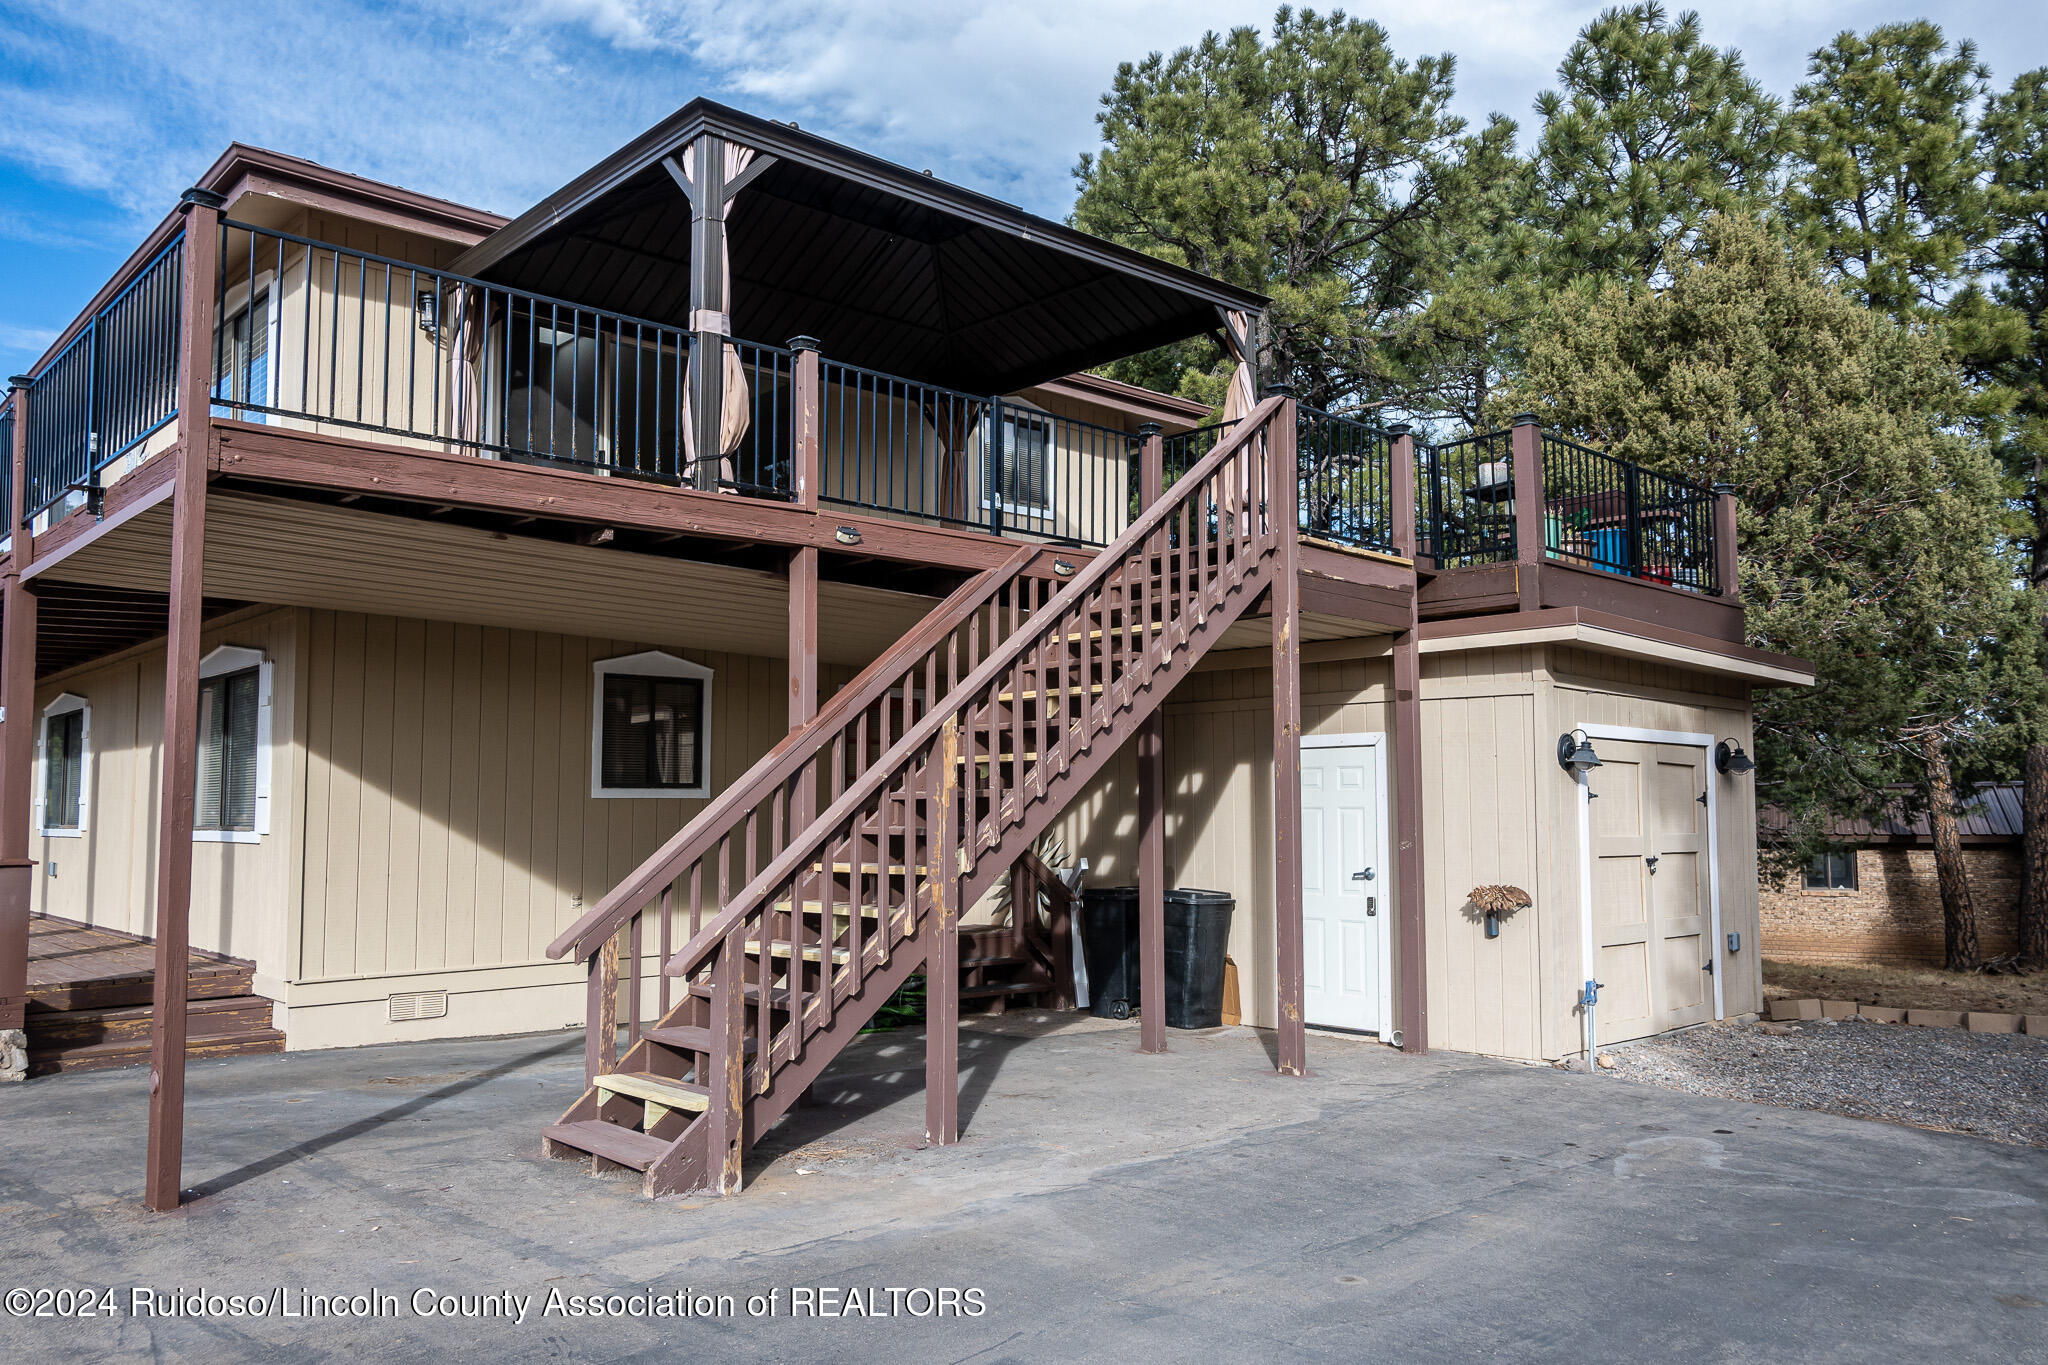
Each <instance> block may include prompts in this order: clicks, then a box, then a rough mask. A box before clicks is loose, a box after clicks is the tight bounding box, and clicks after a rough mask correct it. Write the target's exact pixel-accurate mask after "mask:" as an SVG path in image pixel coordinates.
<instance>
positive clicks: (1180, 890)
mask: <svg viewBox="0 0 2048 1365" xmlns="http://www.w3.org/2000/svg"><path fill="white" fill-rule="evenodd" d="M1166 899H1168V900H1169V901H1172V902H1174V903H1175V904H1177V905H1235V904H1236V903H1237V897H1235V896H1233V895H1231V894H1230V893H1229V892H1228V891H1203V890H1200V889H1199V888H1196V887H1192V886H1180V887H1175V888H1174V889H1173V890H1171V891H1169V892H1167V893H1166Z"/></svg>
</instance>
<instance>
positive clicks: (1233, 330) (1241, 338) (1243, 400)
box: [1223, 312, 1258, 509]
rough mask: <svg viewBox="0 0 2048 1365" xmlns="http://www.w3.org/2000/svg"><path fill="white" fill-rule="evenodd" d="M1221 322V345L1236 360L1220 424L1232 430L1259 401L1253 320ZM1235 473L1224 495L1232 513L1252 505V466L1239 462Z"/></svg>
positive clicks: (1231, 316)
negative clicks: (1254, 386)
mask: <svg viewBox="0 0 2048 1365" xmlns="http://www.w3.org/2000/svg"><path fill="white" fill-rule="evenodd" d="M1223 321H1224V324H1225V325H1224V328H1223V337H1224V342H1225V344H1226V345H1227V346H1228V347H1229V348H1230V353H1231V354H1232V355H1234V356H1236V357H1237V368H1236V369H1234V370H1232V371H1231V372H1230V386H1229V387H1228V388H1227V389H1225V390H1224V393H1223V421H1224V423H1225V424H1226V425H1229V426H1235V425H1237V424H1238V423H1239V422H1242V421H1243V420H1244V419H1245V418H1246V417H1247V416H1248V415H1249V414H1250V413H1251V410H1252V409H1253V408H1255V407H1257V406H1258V399H1257V397H1256V396H1255V395H1254V394H1253V392H1252V348H1251V335H1252V331H1251V329H1252V316H1251V314H1249V313H1237V312H1226V313H1224V315H1223ZM1238 469H1239V471H1240V472H1239V474H1238V477H1237V478H1236V479H1235V480H1234V481H1233V484H1232V486H1231V488H1230V490H1229V492H1228V494H1227V495H1226V496H1227V497H1228V498H1229V500H1230V502H1231V506H1232V509H1234V508H1236V507H1245V506H1250V505H1251V490H1250V488H1249V487H1248V486H1247V485H1248V481H1249V479H1250V477H1251V464H1250V462H1249V461H1242V460H1241V461H1239V462H1238Z"/></svg>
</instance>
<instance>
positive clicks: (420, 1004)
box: [390, 991, 448, 1024]
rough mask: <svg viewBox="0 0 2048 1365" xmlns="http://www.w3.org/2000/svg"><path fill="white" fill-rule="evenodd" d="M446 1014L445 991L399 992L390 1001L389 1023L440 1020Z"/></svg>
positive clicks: (446, 995)
mask: <svg viewBox="0 0 2048 1365" xmlns="http://www.w3.org/2000/svg"><path fill="white" fill-rule="evenodd" d="M447 1013H448V992H446V991H400V992H398V994H396V995H394V996H392V997H391V1000H390V1021H391V1022H392V1023H394V1024H402V1023H405V1022H406V1021H407V1020H410V1019H441V1018H445V1017H446V1016H447Z"/></svg>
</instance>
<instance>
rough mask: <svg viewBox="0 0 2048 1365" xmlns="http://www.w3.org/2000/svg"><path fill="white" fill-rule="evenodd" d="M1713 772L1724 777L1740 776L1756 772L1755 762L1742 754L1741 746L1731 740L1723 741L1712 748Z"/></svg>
mask: <svg viewBox="0 0 2048 1365" xmlns="http://www.w3.org/2000/svg"><path fill="white" fill-rule="evenodd" d="M1714 771H1715V772H1717V773H1721V774H1723V775H1724V776H1725V775H1730V774H1732V775H1735V776H1740V775H1741V774H1743V773H1748V772H1755V771H1756V760H1755V759H1753V758H1751V757H1750V756H1749V755H1748V754H1746V753H1744V752H1742V746H1741V745H1740V744H1737V743H1736V742H1735V741H1734V740H1732V739H1724V740H1722V741H1721V742H1720V743H1719V744H1717V745H1715V746H1714Z"/></svg>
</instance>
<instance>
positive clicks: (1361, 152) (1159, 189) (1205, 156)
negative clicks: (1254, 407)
mask: <svg viewBox="0 0 2048 1365" xmlns="http://www.w3.org/2000/svg"><path fill="white" fill-rule="evenodd" d="M1453 74H1454V66H1453V61H1452V59H1451V58H1450V57H1449V56H1433V57H1420V58H1417V59H1415V60H1413V61H1410V60H1407V59H1404V58H1402V57H1399V56H1397V55H1396V54H1395V52H1394V50H1393V47H1392V44H1391V42H1390V41H1389V39H1388V37H1387V33H1386V30H1384V29H1382V28H1381V27H1380V26H1379V25H1378V24H1374V23H1370V22H1366V21H1363V20H1356V19H1350V18H1346V17H1345V16H1344V15H1343V14H1341V13H1338V14H1332V15H1328V16H1322V15H1318V14H1315V13H1313V12H1311V11H1306V10H1303V11H1295V10H1293V9H1291V8H1284V7H1283V8H1282V9H1280V10H1279V11H1278V13H1277V15H1276V16H1275V18H1274V22H1273V31H1272V37H1271V41H1270V42H1267V41H1263V40H1262V39H1261V36H1260V34H1259V32H1258V30H1256V29H1253V28H1239V29H1234V30H1232V31H1231V32H1229V33H1227V34H1221V35H1219V34H1215V33H1210V34H1207V35H1206V36H1204V37H1203V39H1202V41H1201V42H1200V43H1198V44H1196V45H1194V46H1192V47H1186V48H1182V49H1180V50H1178V51H1176V52H1174V53H1172V54H1171V55H1170V56H1169V55H1162V54H1159V53H1153V54H1152V55H1151V56H1149V57H1147V58H1146V59H1145V60H1143V61H1141V62H1136V63H1125V64H1124V65H1122V66H1121V67H1119V68H1118V69H1117V74H1116V79H1115V82H1114V85H1113V86H1112V88H1111V90H1110V91H1109V93H1108V94H1106V95H1104V96H1103V101H1102V104H1103V108H1102V112H1101V113H1100V114H1099V115H1098V116H1097V122H1098V123H1099V125H1100V127H1101V132H1102V140H1103V146H1102V149H1101V150H1100V151H1099V152H1096V153H1093V154H1090V155H1084V156H1083V157H1082V158H1081V159H1080V163H1079V165H1078V166H1077V167H1076V169H1075V179H1076V181H1077V183H1078V186H1079V197H1078V199H1077V201H1076V203H1075V207H1074V213H1073V222H1074V224H1075V225H1076V226H1077V227H1080V228H1082V229H1084V230H1085V231H1088V232H1092V233H1095V234H1096V235H1098V236H1102V237H1107V238H1109V239H1111V240H1113V241H1117V242H1121V243H1123V244H1125V245H1128V246H1132V247H1135V248H1137V249H1139V250H1142V251H1147V252H1150V253H1152V254H1153V255H1157V256H1161V257H1164V258H1166V259H1168V260H1171V261H1175V262H1177V263H1179V264H1182V265H1186V266H1189V267H1191V268H1193V269H1196V270H1200V271H1202V272H1203V273H1205V274H1209V275H1214V276H1216V277H1218V278H1220V279H1225V280H1228V281H1230V282H1232V283H1234V284H1240V285H1245V286H1247V287H1250V288H1254V289H1258V290H1261V291H1263V292H1265V293H1268V294H1270V295H1271V296H1272V298H1273V303H1272V307H1271V309H1270V310H1269V313H1268V318H1267V326H1266V331H1265V334H1264V337H1263V339H1262V344H1261V355H1260V369H1261V372H1262V374H1263V375H1264V377H1266V378H1267V379H1273V380H1287V381H1289V382H1292V383H1293V384H1295V385H1296V387H1297V388H1298V389H1299V391H1300V392H1301V394H1302V397H1303V399H1304V400H1305V401H1307V402H1309V403H1311V404H1314V405H1316V406H1320V407H1326V408H1346V407H1357V406H1363V405H1382V404H1385V405H1390V406H1395V407H1404V408H1406V407H1412V406H1414V405H1416V404H1420V405H1423V406H1424V407H1427V406H1428V405H1430V404H1436V403H1445V402H1451V403H1453V404H1454V405H1455V400H1454V399H1445V398H1442V397H1441V396H1440V395H1441V393H1443V392H1445V391H1453V392H1455V391H1457V389H1458V386H1457V385H1456V384H1455V383H1452V382H1451V381H1450V380H1447V379H1446V378H1445V377H1444V376H1446V375H1465V376H1469V375H1470V374H1471V373H1472V372H1473V371H1474V369H1475V367H1476V368H1478V369H1480V370H1488V369H1489V365H1488V361H1487V359H1486V356H1487V352H1488V348H1489V347H1490V346H1491V345H1493V344H1494V343H1495V342H1496V341H1497V340H1498V338H1499V337H1500V335H1501V334H1502V333H1503V331H1504V330H1505V326H1504V324H1503V322H1502V321H1501V319H1500V315H1499V304H1498V298H1499V297H1509V295H1508V294H1506V293H1505V291H1494V292H1493V293H1491V294H1490V293H1489V291H1487V290H1486V289H1484V288H1483V287H1481V284H1482V280H1481V277H1480V276H1479V273H1478V269H1477V268H1476V267H1474V268H1472V269H1469V270H1468V271H1467V273H1466V274H1464V275H1462V276H1457V275H1456V274H1455V271H1454V266H1456V265H1458V264H1459V263H1460V259H1461V255H1462V257H1463V258H1464V260H1465V263H1466V264H1468V265H1469V263H1470V258H1472V257H1477V256H1481V255H1484V256H1485V257H1486V258H1487V259H1488V260H1489V261H1499V260H1501V259H1507V258H1511V257H1512V253H1508V252H1493V253H1481V252H1478V251H1475V250H1473V249H1472V248H1471V246H1470V240H1471V238H1470V234H1471V232H1472V231H1473V225H1474V224H1477V223H1482V222H1484V223H1490V224H1493V225H1496V226H1500V227H1502V228H1503V230H1505V227H1506V226H1507V225H1512V224H1517V223H1518V222H1519V214H1518V213H1517V212H1514V211H1513V210H1512V208H1511V209H1510V210H1509V211H1506V212H1502V211H1500V203H1501V196H1502V195H1503V194H1504V193H1507V192H1509V191H1511V189H1512V187H1513V185H1514V184H1515V183H1516V182H1515V179H1514V171H1515V161H1514V151H1513V148H1514V137H1515V128H1514V124H1513V123H1512V122H1510V121H1508V120H1506V119H1498V118H1497V119H1494V120H1492V121H1490V122H1489V123H1488V125H1487V126H1486V127H1485V128H1483V129H1480V130H1478V131H1476V132H1472V131H1468V130H1467V128H1466V125H1465V123H1464V120H1462V119H1461V118H1459V117H1458V116H1457V115H1455V114H1453V113H1451V112H1450V101H1451V95H1452V91H1453ZM1447 289H1448V290H1449V291H1450V293H1449V295H1448V297H1450V298H1451V299H1453V300H1454V302H1455V305H1456V306H1455V307H1446V308H1444V309H1441V310H1434V304H1435V302H1436V300H1437V298H1438V296H1439V294H1440V293H1441V292H1443V291H1445V290H1447ZM1216 355H1217V353H1216V351H1215V350H1214V349H1213V347H1207V346H1206V344H1195V345H1186V344H1184V345H1182V346H1180V347H1175V348H1168V349H1167V350H1166V351H1164V352H1155V353H1153V354H1152V355H1150V356H1147V357H1141V358H1140V359H1139V360H1138V361H1137V362H1136V363H1135V364H1131V365H1125V366H1122V367H1119V369H1118V371H1117V372H1118V374H1119V375H1120V376H1121V377H1124V378H1132V379H1137V380H1140V381H1141V382H1150V383H1153V384H1155V385H1157V384H1162V383H1163V384H1164V385H1165V386H1167V387H1171V388H1175V389H1177V390H1180V391H1182V392H1185V393H1187V394H1189V395H1190V396H1194V397H1202V398H1208V399H1210V400H1211V401H1214V399H1215V397H1216V396H1217V394H1218V392H1219V391H1220V387H1221V385H1220V382H1219V381H1218V379H1217V377H1216V376H1215V375H1214V374H1212V373H1210V371H1211V367H1212V366H1213V365H1214V363H1215V361H1216ZM1475 356H1476V357H1477V359H1475V358H1474V357H1475Z"/></svg>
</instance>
